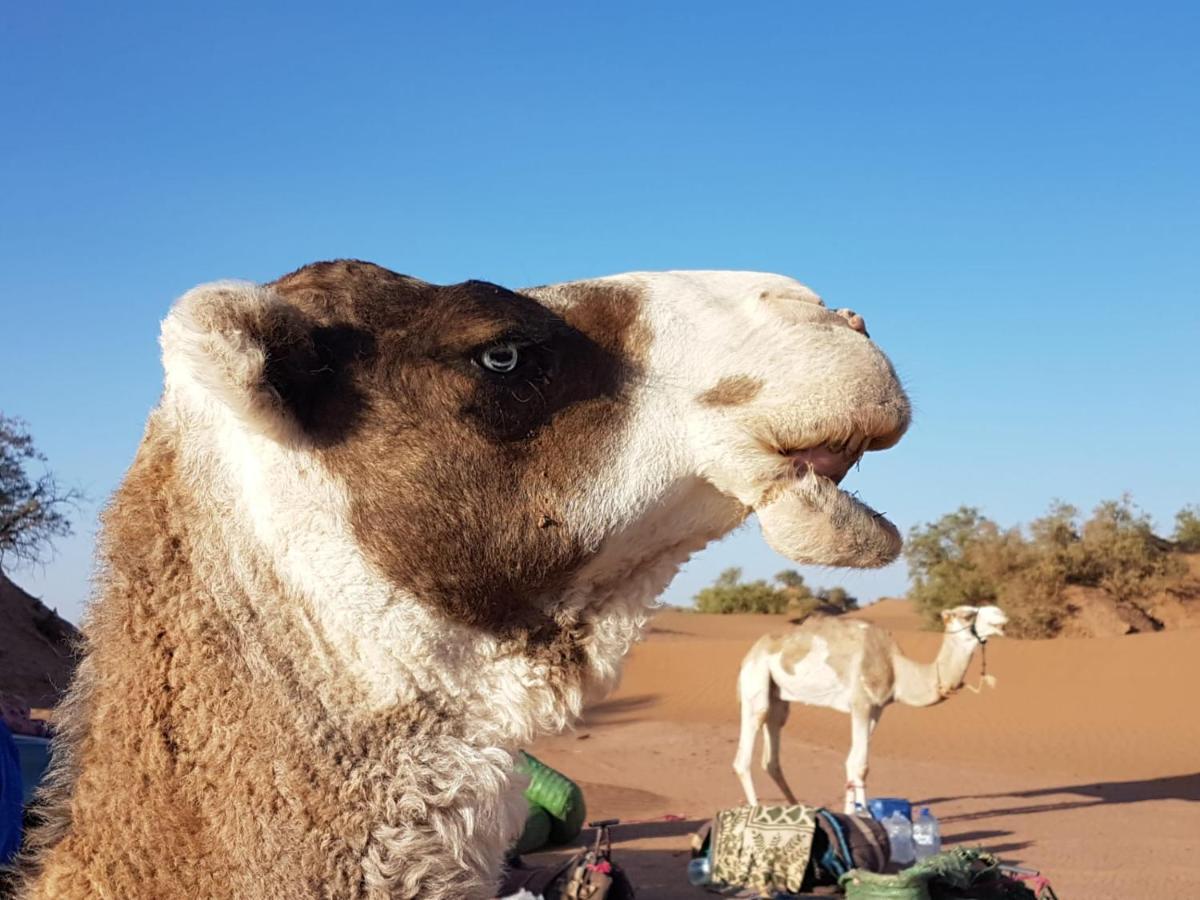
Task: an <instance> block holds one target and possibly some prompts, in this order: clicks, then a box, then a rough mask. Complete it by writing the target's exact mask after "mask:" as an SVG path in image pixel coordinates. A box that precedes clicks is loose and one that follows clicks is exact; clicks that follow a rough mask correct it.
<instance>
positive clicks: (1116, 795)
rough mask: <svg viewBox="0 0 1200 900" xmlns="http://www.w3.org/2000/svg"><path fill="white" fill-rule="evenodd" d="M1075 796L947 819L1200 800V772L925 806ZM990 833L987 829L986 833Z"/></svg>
mask: <svg viewBox="0 0 1200 900" xmlns="http://www.w3.org/2000/svg"><path fill="white" fill-rule="evenodd" d="M1064 795H1066V796H1070V795H1074V797H1076V798H1077V799H1066V800H1059V801H1056V802H1053V803H1030V804H1026V805H1024V806H996V807H995V808H992V809H985V810H980V811H978V812H971V813H962V814H960V815H957V816H947V817H946V818H945V819H944V820H943V821H945V822H973V821H978V820H980V819H987V818H991V817H992V816H997V815H1018V816H1028V815H1033V814H1035V813H1041V812H1056V811H1060V810H1069V809H1083V808H1086V807H1090V806H1101V805H1105V804H1112V805H1121V804H1124V803H1143V802H1147V801H1153V800H1183V801H1186V802H1192V803H1195V802H1196V801H1200V773H1196V774H1193V775H1173V776H1171V777H1169V778H1148V779H1145V780H1142V781H1107V782H1098V783H1097V782H1091V783H1088V784H1075V785H1069V786H1064V787H1048V788H1037V789H1035V790H1031V791H1009V792H1002V793H996V794H963V795H961V796H958V797H935V798H933V799H930V800H925V801H923V802H922V805H933V804H935V803H947V802H950V801H952V800H1003V799H1007V798H1013V799H1017V800H1036V799H1037V798H1040V797H1062V796H1064ZM985 833H986V832H985Z"/></svg>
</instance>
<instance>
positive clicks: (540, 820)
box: [513, 805, 552, 854]
mask: <svg viewBox="0 0 1200 900" xmlns="http://www.w3.org/2000/svg"><path fill="white" fill-rule="evenodd" d="M551 821H552V819H551V817H550V813H548V812H546V811H545V810H544V809H542V808H541V807H540V806H533V805H531V806H530V807H529V816H528V817H527V818H526V819H525V830H524V831H522V832H521V836H520V837H519V838H517V843H516V846H515V847H513V850H514V851H515V852H516V853H517V854H521V853H533V852H535V851H537V850H541V849H542V848H543V847H545V846H546V844H547V843H549V841H550V822H551Z"/></svg>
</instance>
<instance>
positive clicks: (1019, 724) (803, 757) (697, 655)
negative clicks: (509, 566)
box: [529, 600, 1200, 900]
mask: <svg viewBox="0 0 1200 900" xmlns="http://www.w3.org/2000/svg"><path fill="white" fill-rule="evenodd" d="M855 615H857V616H861V617H862V618H865V619H869V620H872V621H875V622H877V623H878V624H880V625H882V626H883V627H886V628H887V629H889V630H890V631H892V633H893V634H894V635H895V636H896V638H897V640H898V641H899V643H900V645H901V647H902V648H903V649H904V651H905V652H906V653H907V654H909V655H910V656H912V657H914V658H917V659H922V660H929V659H932V658H933V656H934V655H935V653H936V650H937V647H938V644H939V642H940V640H941V636H940V635H939V634H937V633H935V632H928V631H922V630H921V629H920V623H919V622H918V620H917V618H916V617H915V616H914V615H913V614H912V611H911V609H910V608H909V606H908V604H907V603H906V602H904V601H898V600H886V601H881V602H880V603H877V604H874V605H872V606H871V607H868V608H867V609H866V610H864V611H862V612H860V613H857V614H855ZM788 627H789V626H788V624H787V622H786V620H785V619H784V618H783V617H774V616H706V615H697V614H691V613H685V612H675V611H666V612H663V613H661V614H660V615H659V616H658V618H657V619H656V620H655V623H654V627H653V630H652V631H651V633H650V634H649V636H648V638H647V640H646V641H644V642H643V643H642V644H640V645H638V646H637V647H636V648H635V649H634V651H633V653H632V655H631V657H630V658H629V660H628V662H627V665H626V669H625V674H624V677H623V680H622V683H621V684H620V686H619V688H618V689H617V690H616V691H615V692H614V693H613V694H612V695H610V696H609V697H608V698H606V699H605V700H604V701H603V702H601V703H598V704H596V705H595V706H594V707H592V708H591V709H590V710H589V711H588V713H587V715H586V717H585V719H584V720H583V721H582V722H581V723H580V725H579V726H578V727H577V728H576V729H575V730H574V732H571V733H567V734H564V735H560V736H556V737H553V738H548V739H545V740H541V741H539V742H538V743H537V744H536V745H534V746H533V747H531V748H529V749H530V750H531V752H533V753H534V754H535V755H537V756H539V757H540V758H541V759H543V760H544V761H546V762H547V763H549V764H551V765H553V766H555V767H557V768H559V769H560V770H561V771H563V772H564V773H566V774H567V775H569V776H570V777H572V778H574V779H575V780H576V781H578V782H580V783H581V785H582V786H583V788H584V791H585V793H586V797H587V801H588V812H589V818H593V819H595V818H608V817H615V818H620V819H623V820H626V821H631V822H634V823H635V824H630V825H625V826H621V827H618V828H616V829H614V832H613V834H614V838H615V839H616V843H615V844H614V857H615V859H616V860H617V861H618V862H620V863H622V864H623V865H625V866H626V867H627V868H628V870H629V872H630V874H631V876H632V877H633V879H634V884H635V886H636V887H637V888H638V891H639V896H641V897H648V898H664V900H672V898H699V897H703V896H706V895H705V894H704V893H703V892H702V891H700V890H699V889H698V888H693V887H691V886H689V885H688V883H687V881H686V878H685V874H684V869H685V866H686V862H687V859H688V853H687V847H688V834H689V833H690V832H691V831H692V830H693V829H694V828H695V827H696V826H697V825H698V824H699V823H700V822H702V821H703V820H705V819H707V818H709V817H711V815H712V814H713V812H714V811H715V810H717V809H719V808H721V807H723V806H730V805H733V804H736V803H739V802H741V800H742V797H741V793H740V790H739V788H738V784H737V781H736V779H735V777H734V775H733V772H732V769H731V767H730V764H731V761H732V758H733V753H734V748H735V744H736V740H737V730H738V727H737V722H738V709H737V700H736V695H735V678H736V673H737V669H738V665H739V663H740V661H741V658H742V656H743V655H744V654H745V652H746V650H747V649H748V648H749V647H750V645H751V643H753V641H754V640H755V639H756V638H757V637H758V636H760V635H761V634H764V633H767V632H769V631H782V630H786V629H787V628H788ZM988 670H989V672H990V673H992V674H993V675H995V676H996V678H997V679H998V684H997V686H996V688H995V689H994V690H986V689H985V690H984V691H983V692H982V693H980V694H975V693H972V692H970V691H966V690H964V691H962V692H961V693H959V694H958V695H957V696H955V697H952V698H951V699H950V700H948V701H947V702H945V703H943V704H941V705H940V706H936V707H932V708H928V709H911V708H907V707H903V706H899V705H893V706H891V707H889V708H888V709H887V711H886V712H885V713H884V716H883V719H882V721H881V723H880V725H879V727H878V730H877V731H876V734H875V739H874V741H873V745H872V753H871V773H870V777H869V780H868V790H869V793H870V794H871V795H872V796H901V797H908V798H909V799H911V800H913V801H914V804H922V805H929V806H930V807H931V808H932V809H933V811H934V813H935V814H936V815H937V816H938V817H939V818H940V820H941V823H942V834H943V843H944V845H946V846H949V845H953V844H968V845H982V846H983V847H985V848H986V849H988V850H991V851H992V852H994V853H996V854H997V855H998V856H1000V858H1001V859H1003V860H1004V861H1006V862H1012V863H1016V864H1020V865H1026V866H1030V867H1033V868H1037V869H1040V870H1041V871H1042V872H1043V873H1044V874H1046V875H1047V876H1049V877H1050V879H1051V881H1052V883H1053V885H1054V887H1055V889H1056V891H1057V892H1058V893H1059V895H1060V896H1061V897H1063V898H1064V900H1069V898H1076V900H1079V898H1086V900H1103V898H1123V900H1128V898H1143V897H1145V898H1167V897H1170V898H1191V897H1200V707H1198V704H1197V701H1196V697H1195V692H1196V690H1197V689H1198V688H1200V629H1184V630H1176V631H1164V632H1159V633H1155V634H1145V635H1131V636H1126V637H1119V638H1086V639H1058V640H1052V641H1018V640H1013V639H1008V638H999V639H996V640H994V641H992V642H991V643H990V644H989V645H988ZM978 674H979V657H978V655H977V656H976V659H975V661H974V663H973V665H972V669H971V671H970V672H969V673H968V683H969V684H975V683H976V681H977V679H978ZM848 746H849V720H848V718H847V717H845V716H842V715H840V714H838V713H835V712H832V711H829V710H823V709H812V708H809V707H803V706H798V705H797V706H793V708H792V715H791V719H790V720H789V722H788V724H787V726H786V727H785V729H784V733H783V753H782V758H783V766H784V771H785V773H786V774H787V775H788V778H789V780H790V782H791V784H792V787H793V788H794V789H795V791H796V793H797V795H798V796H799V797H800V798H801V799H802V800H803V801H804V802H807V803H811V804H817V805H825V806H830V807H832V808H834V809H840V797H841V789H842V783H843V781H844V775H843V768H842V766H843V759H844V756H845V752H846V749H847V748H848ZM756 766H757V760H756ZM755 781H756V784H757V785H758V788H759V792H760V794H761V795H762V797H763V799H764V800H766V801H768V802H770V801H771V800H776V799H778V798H777V797H776V793H775V791H774V788H773V786H772V785H771V784H770V781H769V780H768V779H767V777H766V775H765V774H764V773H762V771H761V769H756V775H755ZM664 816H667V817H672V818H670V819H666V820H664V818H663V817H664ZM673 817H680V818H678V819H675V818H673ZM637 820H650V821H642V822H641V823H640V824H638V823H637ZM590 834H591V832H590V831H585V832H584V834H583V836H582V837H583V839H586V838H588V837H589V836H590ZM547 858H548V857H546V856H541V857H532V858H531V861H537V860H539V859H547Z"/></svg>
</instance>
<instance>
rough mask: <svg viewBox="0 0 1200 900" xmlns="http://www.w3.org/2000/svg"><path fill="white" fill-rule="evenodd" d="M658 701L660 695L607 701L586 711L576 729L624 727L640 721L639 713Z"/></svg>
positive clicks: (637, 695)
mask: <svg viewBox="0 0 1200 900" xmlns="http://www.w3.org/2000/svg"><path fill="white" fill-rule="evenodd" d="M657 700H658V694H636V695H634V696H632V697H619V698H617V699H616V700H605V701H604V702H603V703H597V704H595V705H594V706H589V707H588V708H587V709H585V710H584V711H583V717H582V718H581V719H580V720H579V724H578V725H577V726H576V728H577V730H578V729H583V728H588V727H594V726H596V725H624V724H626V723H630V722H637V721H640V720H639V718H638V716H637V713H639V712H641V711H642V710H644V709H646V707H648V706H650V705H651V704H653V703H654V702H655V701H657Z"/></svg>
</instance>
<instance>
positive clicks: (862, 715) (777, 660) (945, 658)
mask: <svg viewBox="0 0 1200 900" xmlns="http://www.w3.org/2000/svg"><path fill="white" fill-rule="evenodd" d="M1007 621H1008V619H1007V617H1006V616H1005V615H1004V613H1003V611H1001V610H1000V608H999V607H996V606H983V607H976V606H956V607H954V608H953V609H948V610H944V611H943V612H942V622H943V624H944V625H945V635H944V637H943V638H942V646H941V649H940V650H939V651H938V655H937V658H936V659H934V661H933V662H930V663H918V662H914V661H913V660H911V659H909V658H908V657H906V656H905V655H904V654H903V653H901V652H900V648H899V647H897V646H896V642H895V641H893V640H892V637H891V635H890V634H888V633H887V632H886V631H885V630H883V629H882V628H879V627H877V626H875V625H871V624H869V623H867V622H860V621H855V620H851V619H843V618H835V617H832V616H824V615H817V616H813V617H811V618H809V619H806V620H805V621H804V622H802V623H801V624H800V625H799V626H798V627H797V628H795V629H794V630H793V631H790V632H788V633H787V634H784V635H766V636H765V637H763V638H761V639H759V640H758V641H757V642H756V643H755V644H754V646H753V647H751V648H750V652H749V653H747V654H746V658H745V660H743V662H742V668H741V671H740V672H739V674H738V696H739V698H740V700H741V708H742V725H741V735H740V736H739V738H738V749H737V755H736V756H735V757H734V762H733V769H734V771H735V772H736V773H737V776H738V778H739V780H740V781H741V782H742V789H743V790H744V791H745V793H746V800H747V801H748V802H749V803H751V804H754V803H757V802H758V800H757V797H756V795H755V793H754V780H753V777H752V775H751V773H750V758H751V756H752V755H753V753H754V742H755V739H756V738H757V736H758V732H759V730H760V729H761V730H762V733H763V756H762V763H763V768H764V769H766V771H767V774H769V775H770V776H771V779H772V780H773V781H774V782H775V784H776V785H778V786H779V789H780V790H781V791H783V795H784V797H786V798H787V801H788V802H789V803H795V802H796V797H795V795H794V794H793V793H792V789H791V788H790V787H789V786H788V783H787V780H786V779H785V778H784V777H783V769H782V768H781V767H780V763H779V732H780V729H781V728H782V727H783V724H784V723H785V722H786V721H787V717H788V709H789V707H788V704H790V703H806V704H808V705H809V706H825V707H828V708H830V709H836V710H839V711H840V712H844V713H849V714H850V753H849V754H848V755H847V756H846V798H845V811H846V812H847V813H853V812H854V811H855V808H856V806H857V805H858V804H862V805H863V806H865V805H866V802H867V798H866V779H867V771H868V768H869V765H868V756H869V748H870V740H871V734H872V732H874V730H875V726H876V725H877V724H878V723H879V717H880V716H881V715H882V714H883V710H884V708H885V707H887V706H888V705H889V704H891V703H894V702H900V703H904V704H907V705H908V706H932V705H933V704H935V703H940V702H941V701H943V700H945V699H946V698H947V697H949V696H950V695H951V694H952V693H954V692H955V691H957V690H958V689H959V687H961V686H962V683H963V678H964V677H965V676H966V672H967V666H968V665H970V663H971V657H972V656H973V655H974V654H975V651H976V650H977V649H979V648H980V647H982V646H983V644H984V643H986V642H987V640H988V638H991V637H995V636H996V635H1002V634H1003V633H1004V625H1005V623H1006V622H1007Z"/></svg>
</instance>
